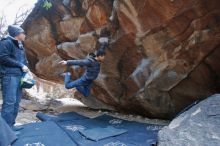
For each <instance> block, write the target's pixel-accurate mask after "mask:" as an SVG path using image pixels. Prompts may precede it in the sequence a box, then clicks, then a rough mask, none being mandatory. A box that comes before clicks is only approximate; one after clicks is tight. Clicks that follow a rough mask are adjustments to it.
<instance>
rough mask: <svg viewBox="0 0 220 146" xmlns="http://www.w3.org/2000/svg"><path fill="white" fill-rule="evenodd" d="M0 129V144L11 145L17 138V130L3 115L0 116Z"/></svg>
mask: <svg viewBox="0 0 220 146" xmlns="http://www.w3.org/2000/svg"><path fill="white" fill-rule="evenodd" d="M0 131H1V132H0V146H9V145H11V144H12V143H13V142H14V141H15V140H16V139H17V136H16V135H15V132H14V131H12V129H11V128H10V127H9V126H8V124H7V123H6V122H5V120H4V119H2V117H0Z"/></svg>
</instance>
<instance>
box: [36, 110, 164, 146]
mask: <svg viewBox="0 0 220 146" xmlns="http://www.w3.org/2000/svg"><path fill="white" fill-rule="evenodd" d="M38 117H40V118H41V119H43V120H44V121H45V120H46V121H47V120H48V121H54V122H55V123H56V124H57V125H58V126H59V127H60V128H61V129H62V130H63V131H65V133H66V134H67V135H68V136H69V138H71V140H72V141H73V143H75V144H76V145H77V146H151V145H152V144H156V141H157V133H158V131H159V130H160V129H161V128H162V127H163V126H162V125H152V124H145V123H138V122H131V121H126V120H121V119H118V118H114V117H111V116H108V115H103V116H100V117H97V118H94V119H89V118H86V117H83V116H81V115H78V114H76V113H64V114H61V115H57V116H50V115H45V114H42V113H41V114H40V116H39V114H38ZM120 132H122V133H120ZM48 146H50V145H48Z"/></svg>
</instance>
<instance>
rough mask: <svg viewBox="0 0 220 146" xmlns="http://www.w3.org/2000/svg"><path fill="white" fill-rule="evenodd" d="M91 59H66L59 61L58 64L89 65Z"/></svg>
mask: <svg viewBox="0 0 220 146" xmlns="http://www.w3.org/2000/svg"><path fill="white" fill-rule="evenodd" d="M91 63H92V62H91V60H89V59H80V60H67V61H64V60H63V61H61V62H59V64H61V65H79V66H89V65H91Z"/></svg>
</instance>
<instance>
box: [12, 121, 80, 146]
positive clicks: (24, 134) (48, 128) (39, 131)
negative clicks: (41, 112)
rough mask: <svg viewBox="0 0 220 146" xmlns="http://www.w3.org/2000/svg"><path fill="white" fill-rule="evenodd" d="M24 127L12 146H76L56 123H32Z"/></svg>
mask: <svg viewBox="0 0 220 146" xmlns="http://www.w3.org/2000/svg"><path fill="white" fill-rule="evenodd" d="M23 127H24V129H22V130H21V131H19V132H20V133H21V134H20V135H19V137H18V140H17V141H16V142H15V143H14V144H13V145H12V146H61V145H63V146H76V144H75V143H74V142H73V141H72V139H71V138H70V137H69V136H68V135H67V134H66V133H65V132H64V131H63V130H62V129H61V128H60V127H59V126H58V125H57V124H56V123H55V122H52V121H49V122H41V123H32V124H27V125H24V126H23Z"/></svg>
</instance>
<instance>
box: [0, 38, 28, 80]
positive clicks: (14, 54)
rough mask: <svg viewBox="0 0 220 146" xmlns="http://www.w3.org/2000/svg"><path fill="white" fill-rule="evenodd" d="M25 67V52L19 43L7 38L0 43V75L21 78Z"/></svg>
mask: <svg viewBox="0 0 220 146" xmlns="http://www.w3.org/2000/svg"><path fill="white" fill-rule="evenodd" d="M24 65H26V66H27V58H26V55H25V50H24V47H23V45H22V43H21V42H18V41H17V40H15V39H13V38H12V37H7V38H5V39H2V40H1V41H0V75H13V76H22V75H23V71H22V67H23V66H24Z"/></svg>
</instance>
